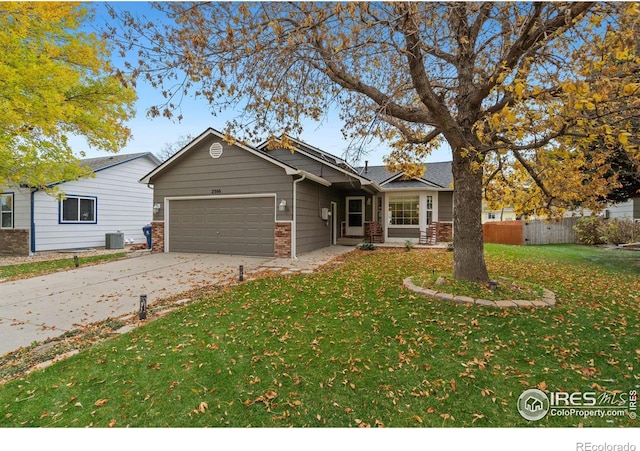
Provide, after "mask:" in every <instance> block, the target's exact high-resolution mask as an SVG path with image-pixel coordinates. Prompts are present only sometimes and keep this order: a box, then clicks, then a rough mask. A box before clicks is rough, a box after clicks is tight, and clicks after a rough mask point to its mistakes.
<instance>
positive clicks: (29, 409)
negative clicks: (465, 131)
mask: <svg viewBox="0 0 640 451" xmlns="http://www.w3.org/2000/svg"><path fill="white" fill-rule="evenodd" d="M486 258H487V263H488V266H489V271H490V274H491V276H492V278H498V277H507V278H509V279H515V280H522V281H528V282H530V283H532V284H539V285H541V286H544V287H546V288H548V289H550V290H552V291H554V292H555V293H556V295H557V302H558V304H557V306H556V308H553V309H548V308H540V309H498V308H488V307H487V308H483V307H480V306H468V305H460V304H454V303H451V302H446V301H442V300H438V299H431V298H427V297H422V296H419V295H417V294H415V293H412V292H409V291H407V290H404V289H402V280H403V279H404V278H405V277H407V276H411V275H415V274H418V273H419V272H421V271H423V272H424V271H425V269H427V270H428V271H431V272H433V271H435V272H446V271H449V270H450V268H451V265H452V255H451V253H447V252H438V251H428V250H412V251H411V252H406V251H404V250H403V251H398V250H383V249H378V250H376V251H375V252H363V251H356V252H354V253H352V254H349V255H348V256H346V257H345V258H344V263H343V264H336V265H333V266H329V267H327V268H326V270H325V271H323V272H319V273H315V274H311V275H290V276H276V277H269V278H265V279H260V280H254V281H248V282H244V283H242V284H239V285H237V286H235V287H232V288H229V289H225V290H223V291H222V292H221V293H220V294H217V295H212V296H210V297H209V298H207V299H205V300H203V301H200V302H198V303H194V304H191V305H188V306H186V307H184V308H181V309H179V310H176V311H174V312H172V313H169V314H168V315H167V316H165V317H163V318H160V319H157V320H155V321H151V322H149V323H148V324H146V325H145V326H144V327H140V328H137V329H135V330H134V331H132V332H130V333H128V334H125V335H123V336H121V337H118V338H114V339H111V340H107V341H104V342H102V343H100V344H98V345H95V346H94V347H92V348H90V349H89V350H87V351H84V352H82V353H80V354H78V355H75V356H73V357H71V358H69V359H67V360H64V361H61V362H59V363H57V364H55V365H53V366H50V367H48V368H46V369H45V370H42V371H37V372H34V373H32V374H30V375H27V376H24V377H20V378H18V379H16V380H13V381H11V382H8V383H6V384H4V385H2V386H0V406H2V412H3V414H2V416H1V417H0V427H33V426H36V427H54V426H71V427H84V426H93V427H108V426H115V427H126V426H134V427H205V426H213V427H215V426H228V427H246V426H254V427H280V426H295V427H323V426H327V427H359V426H360V427H362V426H371V427H376V426H385V427H425V426H426V427H443V426H450V427H471V426H474V427H529V426H533V427H567V426H579V425H584V426H587V427H592V426H599V427H620V426H627V427H629V426H631V427H636V426H638V422H637V420H633V419H631V418H630V417H629V416H628V415H626V416H624V417H603V418H598V417H587V418H582V417H578V416H568V417H558V416H551V415H547V416H546V417H545V418H543V419H542V420H539V421H536V422H529V421H527V420H525V419H523V418H522V417H521V416H520V415H519V413H518V412H517V409H516V401H517V399H518V396H520V394H521V393H522V392H523V391H524V390H525V389H527V388H533V387H538V388H541V389H543V390H547V391H566V392H573V391H596V392H614V391H622V392H626V393H628V392H629V390H631V389H634V388H635V389H637V388H638V385H640V380H639V377H640V376H638V374H639V373H640V372H639V371H638V369H639V368H640V363H639V362H640V345H639V343H640V327H639V324H638V318H639V317H640V277H638V276H639V275H640V266H638V259H639V258H640V254H638V253H635V252H626V251H609V250H603V249H598V248H582V247H579V246H527V247H522V246H521V247H517V246H500V245H487V246H486Z"/></svg>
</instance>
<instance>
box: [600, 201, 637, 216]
mask: <svg viewBox="0 0 640 451" xmlns="http://www.w3.org/2000/svg"><path fill="white" fill-rule="evenodd" d="M607 210H609V218H611V219H615V218H628V219H639V220H640V197H636V198H635V199H629V200H627V201H626V202H620V203H617V204H614V205H611V206H609V207H607Z"/></svg>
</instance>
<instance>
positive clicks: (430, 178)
mask: <svg viewBox="0 0 640 451" xmlns="http://www.w3.org/2000/svg"><path fill="white" fill-rule="evenodd" d="M358 172H359V173H360V175H361V176H363V177H368V178H370V179H371V180H373V181H375V182H377V183H378V184H380V186H382V187H385V188H391V187H392V185H393V184H396V183H397V184H399V183H401V182H407V181H408V180H403V179H402V178H403V176H404V172H402V171H399V172H391V171H389V170H388V169H387V167H386V166H368V167H366V168H364V167H359V168H358ZM411 180H414V181H415V182H418V183H421V184H422V185H423V186H424V187H435V188H439V189H451V188H453V172H452V163H451V162H450V161H445V162H438V163H426V164H425V172H424V174H423V175H422V177H420V178H419V179H411ZM404 186H405V187H408V186H409V185H407V184H406V183H404ZM411 186H415V187H420V186H421V185H415V184H414V185H411ZM396 187H398V186H396Z"/></svg>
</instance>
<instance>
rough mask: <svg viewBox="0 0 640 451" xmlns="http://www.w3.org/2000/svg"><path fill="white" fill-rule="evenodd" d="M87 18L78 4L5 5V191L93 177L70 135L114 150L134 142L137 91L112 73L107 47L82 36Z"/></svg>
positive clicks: (0, 176)
mask: <svg viewBox="0 0 640 451" xmlns="http://www.w3.org/2000/svg"><path fill="white" fill-rule="evenodd" d="M88 19H90V12H89V10H87V9H86V8H85V7H84V6H82V4H80V3H73V2H66V3H65V2H52V3H49V2H6V3H5V2H3V3H1V4H0V109H1V110H2V115H1V116H0V186H2V185H19V184H24V185H29V186H32V187H37V188H46V187H47V185H48V184H50V183H52V182H58V181H62V180H71V179H76V178H78V177H81V176H86V175H88V170H87V169H85V168H82V167H81V166H80V165H79V160H78V158H76V157H75V156H74V154H73V149H71V148H70V146H69V137H70V136H71V135H75V136H79V137H84V138H85V139H86V141H87V143H88V145H89V146H91V147H93V148H96V149H100V150H105V151H110V152H117V151H118V150H119V149H120V148H121V147H122V146H123V145H124V144H125V143H126V141H127V140H128V139H129V137H130V131H129V129H128V128H127V127H126V125H125V124H126V121H127V120H128V119H129V118H131V117H132V116H133V114H134V111H133V103H134V101H135V98H136V96H135V91H134V90H133V89H132V88H131V86H128V84H127V83H126V82H125V80H124V79H123V78H122V77H117V76H115V75H112V74H111V72H112V70H111V66H110V63H109V57H110V53H109V49H108V48H107V45H106V44H105V42H104V41H103V40H102V39H100V38H99V37H98V36H97V35H96V34H95V33H87V32H84V31H82V26H83V25H84V24H86V22H87V21H88Z"/></svg>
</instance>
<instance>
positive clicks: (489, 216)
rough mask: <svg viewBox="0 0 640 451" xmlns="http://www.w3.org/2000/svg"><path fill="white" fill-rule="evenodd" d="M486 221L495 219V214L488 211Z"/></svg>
mask: <svg viewBox="0 0 640 451" xmlns="http://www.w3.org/2000/svg"><path fill="white" fill-rule="evenodd" d="M487 219H496V212H495V211H490V212H489V213H487Z"/></svg>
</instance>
